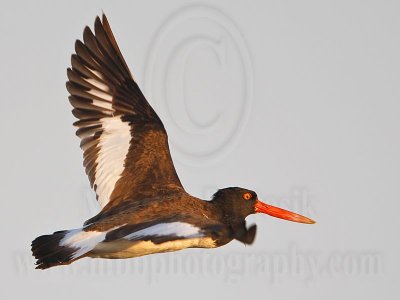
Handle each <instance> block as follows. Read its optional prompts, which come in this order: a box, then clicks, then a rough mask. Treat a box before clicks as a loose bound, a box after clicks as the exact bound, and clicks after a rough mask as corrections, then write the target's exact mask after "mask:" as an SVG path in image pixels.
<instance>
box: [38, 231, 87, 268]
mask: <svg viewBox="0 0 400 300" xmlns="http://www.w3.org/2000/svg"><path fill="white" fill-rule="evenodd" d="M92 238H93V237H92V236H91V234H90V232H85V231H84V230H83V229H73V230H62V231H56V232H54V233H53V234H48V235H41V236H39V237H37V238H36V239H34V240H33V241H32V244H31V246H32V255H33V256H34V257H35V258H36V259H37V261H36V269H47V268H51V267H54V266H59V265H69V264H70V263H72V262H74V261H75V260H77V259H80V258H83V257H85V256H86V253H87V252H89V251H90V250H92V249H93V248H94V246H95V244H93V241H92Z"/></svg>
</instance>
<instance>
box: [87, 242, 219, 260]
mask: <svg viewBox="0 0 400 300" xmlns="http://www.w3.org/2000/svg"><path fill="white" fill-rule="evenodd" d="M215 247H216V244H215V241H214V240H213V239H212V238H210V237H203V238H189V239H180V240H175V241H168V242H164V243H160V244H155V243H153V242H151V241H136V242H131V241H127V240H117V241H114V242H107V243H100V244H98V245H97V246H96V248H95V249H93V250H92V251H91V252H90V253H89V256H90V257H102V258H130V257H138V256H143V255H147V254H153V253H162V252H171V251H177V250H182V249H186V248H215Z"/></svg>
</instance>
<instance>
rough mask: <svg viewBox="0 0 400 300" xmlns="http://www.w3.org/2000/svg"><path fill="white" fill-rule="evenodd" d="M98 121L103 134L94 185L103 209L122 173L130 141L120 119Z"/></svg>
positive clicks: (125, 127) (127, 126) (123, 123)
mask: <svg viewBox="0 0 400 300" xmlns="http://www.w3.org/2000/svg"><path fill="white" fill-rule="evenodd" d="M100 121H101V123H102V128H103V133H102V134H101V136H100V141H99V152H98V156H97V159H96V163H97V166H96V175H95V181H94V183H95V184H96V193H97V195H98V196H99V203H100V205H101V207H104V206H105V205H106V204H107V203H108V202H109V200H110V196H111V194H112V191H113V190H114V187H115V184H116V183H117V181H118V179H119V178H120V177H121V174H122V172H123V171H124V163H125V158H126V155H127V154H128V150H129V146H130V140H131V133H130V130H131V128H130V126H129V124H128V123H126V122H123V121H122V120H121V118H120V117H112V118H109V117H108V118H102V119H100ZM115 145H119V147H116V146H115Z"/></svg>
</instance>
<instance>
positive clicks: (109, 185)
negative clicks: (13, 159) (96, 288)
mask: <svg viewBox="0 0 400 300" xmlns="http://www.w3.org/2000/svg"><path fill="white" fill-rule="evenodd" d="M94 32H95V33H94V34H93V32H92V31H91V30H90V28H89V27H86V28H85V30H84V33H83V42H81V41H79V40H77V41H76V43H75V52H76V54H73V55H72V57H71V66H72V67H71V68H68V70H67V76H68V79H69V81H68V82H67V83H66V87H67V90H68V92H69V93H70V94H71V95H70V96H69V100H70V103H71V105H72V106H73V107H74V109H73V110H72V113H73V115H74V116H75V117H76V118H78V119H79V120H78V121H77V122H75V123H74V125H75V126H77V127H78V130H77V132H76V134H77V135H78V136H79V137H80V138H81V148H82V149H83V151H84V154H83V157H84V163H83V164H84V166H85V169H86V173H87V175H88V176H89V180H90V184H91V186H92V187H94V189H95V191H96V194H97V198H98V200H99V202H100V204H101V205H102V206H103V207H104V206H106V205H111V204H109V203H115V202H118V201H120V200H124V199H134V198H135V194H137V193H139V192H141V191H142V190H144V189H147V188H149V186H154V185H171V186H175V187H182V186H181V183H180V181H179V178H178V176H177V174H176V171H175V168H174V166H173V163H172V159H171V156H170V152H169V147H168V138H167V133H166V131H165V129H164V126H163V124H162V122H161V120H160V119H159V117H158V116H157V114H156V113H155V111H154V110H153V109H152V107H151V106H150V104H149V103H148V102H147V100H146V98H145V97H144V95H143V94H142V92H141V91H140V89H139V87H138V85H137V83H136V82H135V80H134V79H133V77H132V75H131V72H130V71H129V68H128V66H127V64H126V62H125V60H124V58H123V56H122V54H121V51H120V50H119V47H118V45H117V43H116V41H115V38H114V35H113V33H112V31H111V28H110V25H109V23H108V21H107V18H106V16H105V15H104V14H103V17H102V21H101V20H100V18H99V17H97V18H96V21H95V26H94Z"/></svg>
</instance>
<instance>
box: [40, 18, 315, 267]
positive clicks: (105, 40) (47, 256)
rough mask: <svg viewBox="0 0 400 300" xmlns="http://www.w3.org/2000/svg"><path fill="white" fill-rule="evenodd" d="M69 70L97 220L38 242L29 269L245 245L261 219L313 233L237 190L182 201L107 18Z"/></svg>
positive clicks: (79, 46) (157, 130) (151, 115)
mask: <svg viewBox="0 0 400 300" xmlns="http://www.w3.org/2000/svg"><path fill="white" fill-rule="evenodd" d="M75 51H76V54H73V55H72V57H71V65H72V68H68V70H67V75H68V79H69V80H68V82H67V83H66V86H67V90H68V92H69V93H70V94H71V95H70V96H69V101H70V102H71V104H72V106H73V110H72V113H73V115H74V116H75V117H76V118H77V119H79V120H78V121H77V122H75V123H74V125H75V126H77V127H78V130H77V131H76V134H77V135H78V136H79V137H80V138H81V144H80V146H81V148H82V149H83V157H84V162H83V164H84V166H85V168H86V173H87V175H88V177H89V180H90V184H91V186H92V188H94V190H95V192H96V196H97V200H98V201H99V204H100V206H101V207H102V210H101V211H100V213H98V214H97V215H96V216H94V217H92V218H91V219H89V220H87V221H86V222H85V223H84V224H83V226H82V227H81V228H78V229H72V230H63V231H57V232H54V233H53V234H50V235H42V236H39V237H38V238H36V239H35V240H34V241H33V242H32V253H33V256H34V257H35V258H36V259H37V262H36V265H37V266H36V268H37V269H46V268H50V267H53V266H57V265H67V264H70V263H72V262H74V261H75V260H78V259H81V258H83V257H102V258H129V257H137V256H142V255H147V254H152V253H160V252H168V251H176V250H181V249H185V248H215V247H219V246H222V245H225V244H226V243H228V242H230V241H232V240H234V239H236V240H238V241H240V242H242V243H244V244H252V243H253V241H254V237H255V234H256V225H252V226H250V227H249V228H248V227H247V226H246V221H245V219H246V217H247V216H248V215H250V214H254V213H265V214H269V215H271V216H274V217H278V218H282V219H285V220H290V221H295V222H301V223H308V224H312V223H314V221H313V220H311V219H309V218H306V217H304V216H301V215H298V214H295V213H292V212H289V211H287V210H284V209H281V208H277V207H274V206H271V205H268V204H265V203H263V202H261V201H260V200H259V199H258V197H257V194H256V193H255V192H253V191H251V190H247V189H244V188H239V187H229V188H225V189H220V190H218V191H217V192H216V193H215V194H214V196H213V198H212V200H211V201H205V200H201V199H198V198H196V197H193V196H191V195H189V194H188V193H187V192H186V191H185V190H184V188H183V186H182V184H181V182H180V180H179V178H178V175H177V173H176V171H175V168H174V165H173V163H172V159H171V155H170V152H169V147H168V137H167V132H166V131H165V128H164V126H163V123H162V122H161V120H160V119H159V117H158V116H157V114H156V112H155V111H154V110H153V108H152V107H151V106H150V104H149V103H148V102H147V100H146V98H145V97H144V95H143V94H142V92H141V91H140V89H139V87H138V85H137V83H136V81H135V80H134V79H133V77H132V75H131V73H130V71H129V68H128V66H127V64H126V62H125V60H124V58H123V57H122V54H121V51H120V50H119V48H118V45H117V43H116V41H115V38H114V35H113V33H112V31H111V28H110V25H109V23H108V21H107V18H106V16H105V15H104V14H103V16H102V20H100V18H99V17H97V18H96V21H95V25H94V33H93V32H92V31H91V30H90V28H89V27H86V28H85V30H84V32H83V42H81V41H79V40H77V41H76V43H75Z"/></svg>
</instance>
